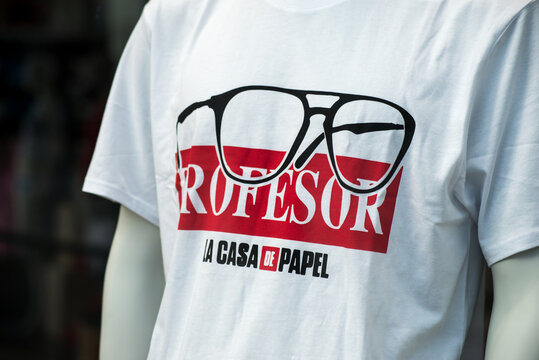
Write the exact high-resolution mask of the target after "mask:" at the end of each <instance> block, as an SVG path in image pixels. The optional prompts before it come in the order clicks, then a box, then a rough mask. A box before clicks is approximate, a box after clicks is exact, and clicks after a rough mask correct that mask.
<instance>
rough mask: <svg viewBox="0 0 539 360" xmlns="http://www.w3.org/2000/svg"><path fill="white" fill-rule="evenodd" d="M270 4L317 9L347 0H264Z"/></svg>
mask: <svg viewBox="0 0 539 360" xmlns="http://www.w3.org/2000/svg"><path fill="white" fill-rule="evenodd" d="M265 1H266V2H267V3H269V4H270V5H272V6H275V7H278V8H281V9H283V10H287V11H297V12H304V11H317V10H323V9H325V8H328V7H331V6H334V5H337V4H340V3H342V2H345V1H348V0H265Z"/></svg>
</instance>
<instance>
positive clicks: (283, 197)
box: [176, 86, 415, 270]
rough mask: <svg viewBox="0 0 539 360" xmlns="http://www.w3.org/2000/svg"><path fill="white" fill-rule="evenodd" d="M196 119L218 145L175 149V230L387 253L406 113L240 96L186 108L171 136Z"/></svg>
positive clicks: (269, 91)
mask: <svg viewBox="0 0 539 360" xmlns="http://www.w3.org/2000/svg"><path fill="white" fill-rule="evenodd" d="M321 100H324V101H325V104H326V106H318V104H316V106H315V105H313V103H314V102H317V101H318V102H320V101H321ZM328 104H329V105H328ZM201 109H206V110H208V109H209V110H211V112H212V115H213V118H214V122H215V132H216V143H215V144H208V145H196V146H190V147H188V148H187V149H182V143H181V140H178V148H177V154H176V160H177V168H178V172H177V178H176V187H177V190H178V193H179V201H180V220H179V225H178V228H179V229H184V230H212V231H221V232H227V233H237V234H247V235H256V236H269V237H275V238H281V239H288V240H296V241H304V242H311V243H318V244H327V245H334V246H341V247H345V248H350V249H361V250H369V251H376V252H386V251H387V246H388V239H389V233H390V229H391V223H392V220H393V213H394V209H395V202H396V197H397V192H398V188H399V183H400V179H401V175H402V167H401V162H402V159H403V158H404V155H405V154H406V151H407V150H408V148H409V146H410V143H411V141H412V137H413V133H414V128H415V122H414V120H413V118H412V116H411V115H410V114H409V113H408V112H407V111H406V110H404V109H403V108H402V107H400V106H398V105H396V104H394V103H392V102H390V101H387V100H384V99H380V98H375V97H370V96H363V95H350V94H340V93H334V92H322V91H302V90H290V89H283V88H277V87H269V86H247V87H242V88H237V89H234V90H231V91H228V92H226V93H223V94H220V95H217V96H213V97H211V98H210V99H209V100H206V101H202V102H197V103H194V104H192V105H190V106H188V107H187V108H186V109H185V110H184V111H182V112H181V114H180V115H179V117H178V122H177V128H176V129H177V133H178V134H180V133H181V131H182V130H181V129H182V127H183V126H191V127H193V126H194V125H193V123H195V122H196V121H201V120H200V118H198V119H197V115H196V114H197V113H198V112H199V111H200V110H201ZM190 122H191V124H190V125H189V123H190ZM316 126H318V129H319V133H316V132H314V133H313V131H315V130H316V129H317V127H316ZM178 134H177V135H178ZM324 145H325V146H324ZM267 251H269V250H267ZM266 253H268V252H266ZM268 254H271V252H269V253H268ZM268 256H269V255H268ZM261 261H262V264H263V266H264V267H266V269H268V270H270V269H273V267H274V266H275V265H274V263H273V262H271V261H270V260H269V258H268V261H269V262H268V263H266V262H265V259H264V258H262V260H261ZM261 269H262V265H261Z"/></svg>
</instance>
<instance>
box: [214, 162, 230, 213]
mask: <svg viewBox="0 0 539 360" xmlns="http://www.w3.org/2000/svg"><path fill="white" fill-rule="evenodd" d="M219 173H221V166H218V167H217V168H216V169H215V171H214V172H213V175H212V177H211V183H210V201H211V208H212V211H213V213H214V214H215V215H221V214H222V213H223V212H224V211H225V210H226V208H227V207H228V204H230V199H232V192H233V191H234V184H233V183H232V182H231V181H229V180H228V178H227V177H225V193H224V195H223V202H222V203H221V208H220V209H219V210H216V207H217V200H216V199H215V198H216V194H217V182H218V181H219Z"/></svg>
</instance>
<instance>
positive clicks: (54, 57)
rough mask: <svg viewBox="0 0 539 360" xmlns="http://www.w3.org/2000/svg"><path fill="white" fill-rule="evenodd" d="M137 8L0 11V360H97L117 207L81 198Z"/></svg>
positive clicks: (63, 5)
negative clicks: (109, 91)
mask: <svg viewBox="0 0 539 360" xmlns="http://www.w3.org/2000/svg"><path fill="white" fill-rule="evenodd" d="M143 6H144V0H49V1H43V0H2V1H1V2H0V74H1V77H0V359H40V360H41V359H44V360H47V359H55V360H57V359H60V360H61V359H97V352H98V339H99V325H100V324H99V322H100V316H101V290H102V282H103V274H104V269H105V262H106V257H107V254H108V249H109V246H110V242H111V238H112V234H113V231H114V226H115V219H116V214H117V211H118V208H117V206H116V205H113V204H112V203H109V202H107V201H105V200H102V199H99V198H97V197H94V196H92V195H87V194H83V193H82V192H81V191H80V189H81V186H82V181H83V178H84V175H85V173H86V169H87V167H88V164H89V161H90V158H91V154H92V151H93V148H94V145H95V140H96V136H97V132H98V129H99V124H100V122H101V116H102V113H103V109H104V105H105V101H106V97H107V94H108V90H109V87H110V84H111V80H112V76H113V73H114V69H115V66H116V63H117V61H118V58H119V55H120V53H121V50H122V48H123V46H124V44H125V42H126V40H127V37H128V36H129V33H130V31H131V29H132V28H133V26H134V24H135V22H136V21H137V19H138V17H139V15H140V13H141V10H142V7H143Z"/></svg>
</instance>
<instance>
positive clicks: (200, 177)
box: [179, 164, 206, 214]
mask: <svg viewBox="0 0 539 360" xmlns="http://www.w3.org/2000/svg"><path fill="white" fill-rule="evenodd" d="M189 169H193V170H194V174H195V181H194V183H193V186H191V187H188V184H189V173H190V171H189ZM179 173H180V186H181V188H182V204H181V207H180V213H181V214H189V213H190V212H189V210H187V197H189V199H190V200H191V203H192V204H193V207H194V208H195V211H196V212H197V213H199V214H206V209H205V208H204V204H203V203H202V200H201V199H200V196H199V195H198V193H197V189H198V188H199V187H200V186H202V183H203V182H204V172H203V171H202V168H201V167H200V166H198V165H191V164H190V165H189V166H187V167H186V168H182V169H180V171H179Z"/></svg>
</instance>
